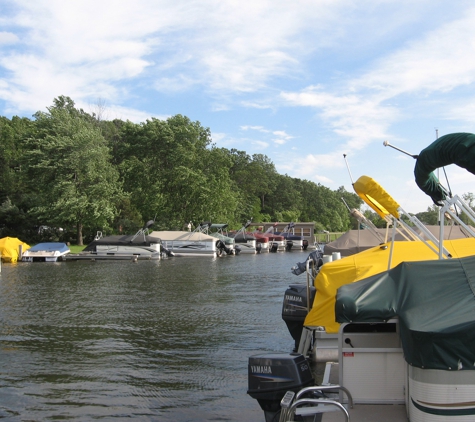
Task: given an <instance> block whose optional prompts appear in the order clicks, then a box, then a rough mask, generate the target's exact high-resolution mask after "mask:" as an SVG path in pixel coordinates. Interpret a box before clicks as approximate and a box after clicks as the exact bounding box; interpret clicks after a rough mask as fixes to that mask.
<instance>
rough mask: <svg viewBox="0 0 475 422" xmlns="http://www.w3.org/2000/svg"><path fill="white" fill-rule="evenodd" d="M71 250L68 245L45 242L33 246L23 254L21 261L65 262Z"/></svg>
mask: <svg viewBox="0 0 475 422" xmlns="http://www.w3.org/2000/svg"><path fill="white" fill-rule="evenodd" d="M69 252H71V251H70V249H69V248H68V246H67V245H66V243H62V242H43V243H38V244H37V245H35V246H32V247H31V248H30V249H27V250H26V251H25V252H23V254H22V257H21V260H22V261H23V262H56V261H63V260H64V259H65V257H66V255H68V254H69Z"/></svg>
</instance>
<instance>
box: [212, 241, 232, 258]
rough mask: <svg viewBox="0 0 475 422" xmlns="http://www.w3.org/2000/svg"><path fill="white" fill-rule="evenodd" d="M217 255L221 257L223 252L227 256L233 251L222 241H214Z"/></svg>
mask: <svg viewBox="0 0 475 422" xmlns="http://www.w3.org/2000/svg"><path fill="white" fill-rule="evenodd" d="M216 249H217V255H218V256H221V255H222V254H223V252H226V254H227V255H232V254H233V253H234V251H233V250H232V249H231V248H228V247H227V246H226V244H225V243H224V242H223V241H222V240H217V241H216Z"/></svg>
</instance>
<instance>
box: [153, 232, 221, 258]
mask: <svg viewBox="0 0 475 422" xmlns="http://www.w3.org/2000/svg"><path fill="white" fill-rule="evenodd" d="M150 236H153V237H157V238H159V239H161V241H162V245H163V247H164V248H166V249H167V250H169V251H170V252H173V254H174V255H175V256H179V257H186V256H189V257H192V256H203V257H216V256H217V247H216V243H217V240H216V238H215V237H213V236H210V235H208V234H205V233H202V232H200V231H194V232H186V231H172V230H170V231H153V232H152V233H150Z"/></svg>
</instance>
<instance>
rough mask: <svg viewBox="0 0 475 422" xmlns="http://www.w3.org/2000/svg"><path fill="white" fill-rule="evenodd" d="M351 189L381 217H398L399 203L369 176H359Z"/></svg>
mask: <svg viewBox="0 0 475 422" xmlns="http://www.w3.org/2000/svg"><path fill="white" fill-rule="evenodd" d="M353 189H354V190H355V192H356V193H357V194H358V196H359V197H360V198H361V199H362V200H363V201H365V202H366V203H367V204H368V205H369V206H370V207H371V208H372V209H373V210H374V211H375V212H376V213H377V214H378V215H379V216H380V217H381V218H382V219H384V218H385V217H386V216H387V215H392V216H394V217H396V218H399V211H398V210H399V204H398V203H397V202H396V201H395V200H394V198H393V197H392V196H391V195H389V193H387V192H386V191H385V190H384V188H383V187H382V186H381V185H380V184H379V183H378V182H376V181H375V180H374V179H372V178H371V177H369V176H361V177H360V178H359V179H358V180H357V181H356V182H355V183H353Z"/></svg>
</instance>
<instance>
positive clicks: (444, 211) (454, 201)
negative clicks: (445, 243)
mask: <svg viewBox="0 0 475 422" xmlns="http://www.w3.org/2000/svg"><path fill="white" fill-rule="evenodd" d="M442 202H443V206H442V207H441V208H440V210H439V213H440V214H439V221H440V232H439V238H440V239H441V241H442V240H443V239H444V226H445V219H446V218H447V216H448V217H449V218H451V219H453V220H454V221H456V222H457V223H458V224H459V225H460V226H461V227H462V228H463V230H464V232H465V234H466V236H467V237H474V238H475V231H474V230H473V227H470V226H469V225H468V224H466V223H465V222H464V221H462V219H461V218H460V216H459V214H458V212H457V207H458V208H459V209H460V211H461V212H463V213H464V214H465V215H466V216H467V217H468V219H469V220H470V221H471V222H472V223H473V224H474V225H475V212H474V211H473V209H472V208H471V207H470V206H469V205H468V204H467V203H466V202H465V201H464V200H463V199H462V198H460V197H459V196H458V195H453V196H452V197H448V196H447V197H446V199H444V200H443V201H442Z"/></svg>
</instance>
